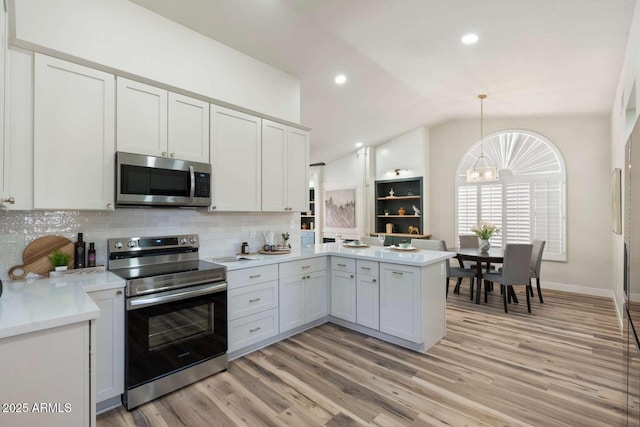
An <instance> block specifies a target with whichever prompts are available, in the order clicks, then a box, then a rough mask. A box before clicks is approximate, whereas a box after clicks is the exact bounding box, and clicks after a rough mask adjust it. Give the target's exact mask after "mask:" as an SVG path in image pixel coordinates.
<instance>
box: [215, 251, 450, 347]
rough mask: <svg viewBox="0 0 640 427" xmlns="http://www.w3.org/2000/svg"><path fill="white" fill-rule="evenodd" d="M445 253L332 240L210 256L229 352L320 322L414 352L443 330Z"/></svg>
mask: <svg viewBox="0 0 640 427" xmlns="http://www.w3.org/2000/svg"><path fill="white" fill-rule="evenodd" d="M454 255H455V254H454V253H451V252H440V251H424V250H423V251H415V252H395V251H392V250H390V249H389V248H387V247H385V248H383V247H366V248H348V247H345V246H344V245H339V244H336V243H326V244H319V245H315V246H312V247H304V248H300V249H296V250H294V251H293V253H291V254H286V255H256V256H249V257H245V258H249V259H238V260H229V259H228V258H227V259H214V261H215V262H218V263H221V264H224V265H225V266H226V267H227V269H228V274H227V281H228V285H229V288H228V289H229V295H228V299H229V307H228V310H229V358H230V359H234V358H237V357H240V356H242V355H243V354H247V353H249V352H251V351H254V350H256V349H258V348H261V347H264V346H266V345H269V344H271V343H274V342H277V341H280V340H282V339H284V338H286V337H288V336H291V335H294V334H296V333H298V332H301V331H303V330H305V329H309V328H311V327H313V326H317V325H319V324H322V323H325V322H333V323H336V324H339V325H341V326H344V327H347V328H350V329H353V330H356V331H359V332H361V333H364V334H366V335H369V336H372V337H376V338H379V339H382V340H385V341H388V342H391V343H394V344H397V345H400V346H403V347H406V348H409V349H412V350H414V351H419V352H426V351H427V350H428V349H429V348H430V347H431V346H433V345H434V344H435V343H437V342H438V341H439V340H440V339H442V338H443V337H444V336H445V330H446V316H445V314H446V313H445V312H446V294H445V279H446V273H445V271H446V266H445V261H446V260H447V259H448V258H451V257H453V256H454Z"/></svg>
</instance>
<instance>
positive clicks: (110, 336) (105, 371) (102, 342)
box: [89, 289, 124, 403]
mask: <svg viewBox="0 0 640 427" xmlns="http://www.w3.org/2000/svg"><path fill="white" fill-rule="evenodd" d="M89 296H90V297H91V299H92V300H93V302H95V303H96V305H97V306H98V307H99V308H100V317H99V318H98V319H97V320H96V401H97V402H98V403H99V402H102V401H104V400H107V399H110V398H112V397H115V396H118V395H120V394H122V393H123V392H124V294H123V291H122V289H109V290H106V291H97V292H89Z"/></svg>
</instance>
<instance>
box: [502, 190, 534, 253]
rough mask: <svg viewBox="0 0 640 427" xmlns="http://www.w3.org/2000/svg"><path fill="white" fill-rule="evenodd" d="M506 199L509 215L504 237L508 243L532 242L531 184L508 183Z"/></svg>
mask: <svg viewBox="0 0 640 427" xmlns="http://www.w3.org/2000/svg"><path fill="white" fill-rule="evenodd" d="M505 199H506V200H505V202H506V203H505V206H506V208H505V209H506V211H507V215H506V219H505V222H506V224H505V227H504V230H503V231H504V233H503V236H504V238H505V239H506V240H507V243H531V240H532V239H531V184H530V183H529V182H513V183H508V184H506V188H505Z"/></svg>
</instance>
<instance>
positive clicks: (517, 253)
mask: <svg viewBox="0 0 640 427" xmlns="http://www.w3.org/2000/svg"><path fill="white" fill-rule="evenodd" d="M532 252H533V245H530V244H519V243H508V244H507V247H506V248H505V249H504V262H503V264H502V271H497V272H491V273H485V274H484V275H483V278H484V280H485V281H488V282H491V283H500V289H501V291H502V301H503V303H504V312H505V313H508V312H509V310H508V308H507V295H508V294H509V291H510V290H511V289H513V286H516V285H524V286H525V287H526V295H527V311H528V312H529V313H531V299H530V296H529V288H531V253H532ZM486 292H487V289H486V286H485V298H486Z"/></svg>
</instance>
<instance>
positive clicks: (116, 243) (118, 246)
mask: <svg viewBox="0 0 640 427" xmlns="http://www.w3.org/2000/svg"><path fill="white" fill-rule="evenodd" d="M113 246H114V247H115V248H116V249H122V246H123V245H122V242H120V241H118V242H115V243H114V244H113Z"/></svg>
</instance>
